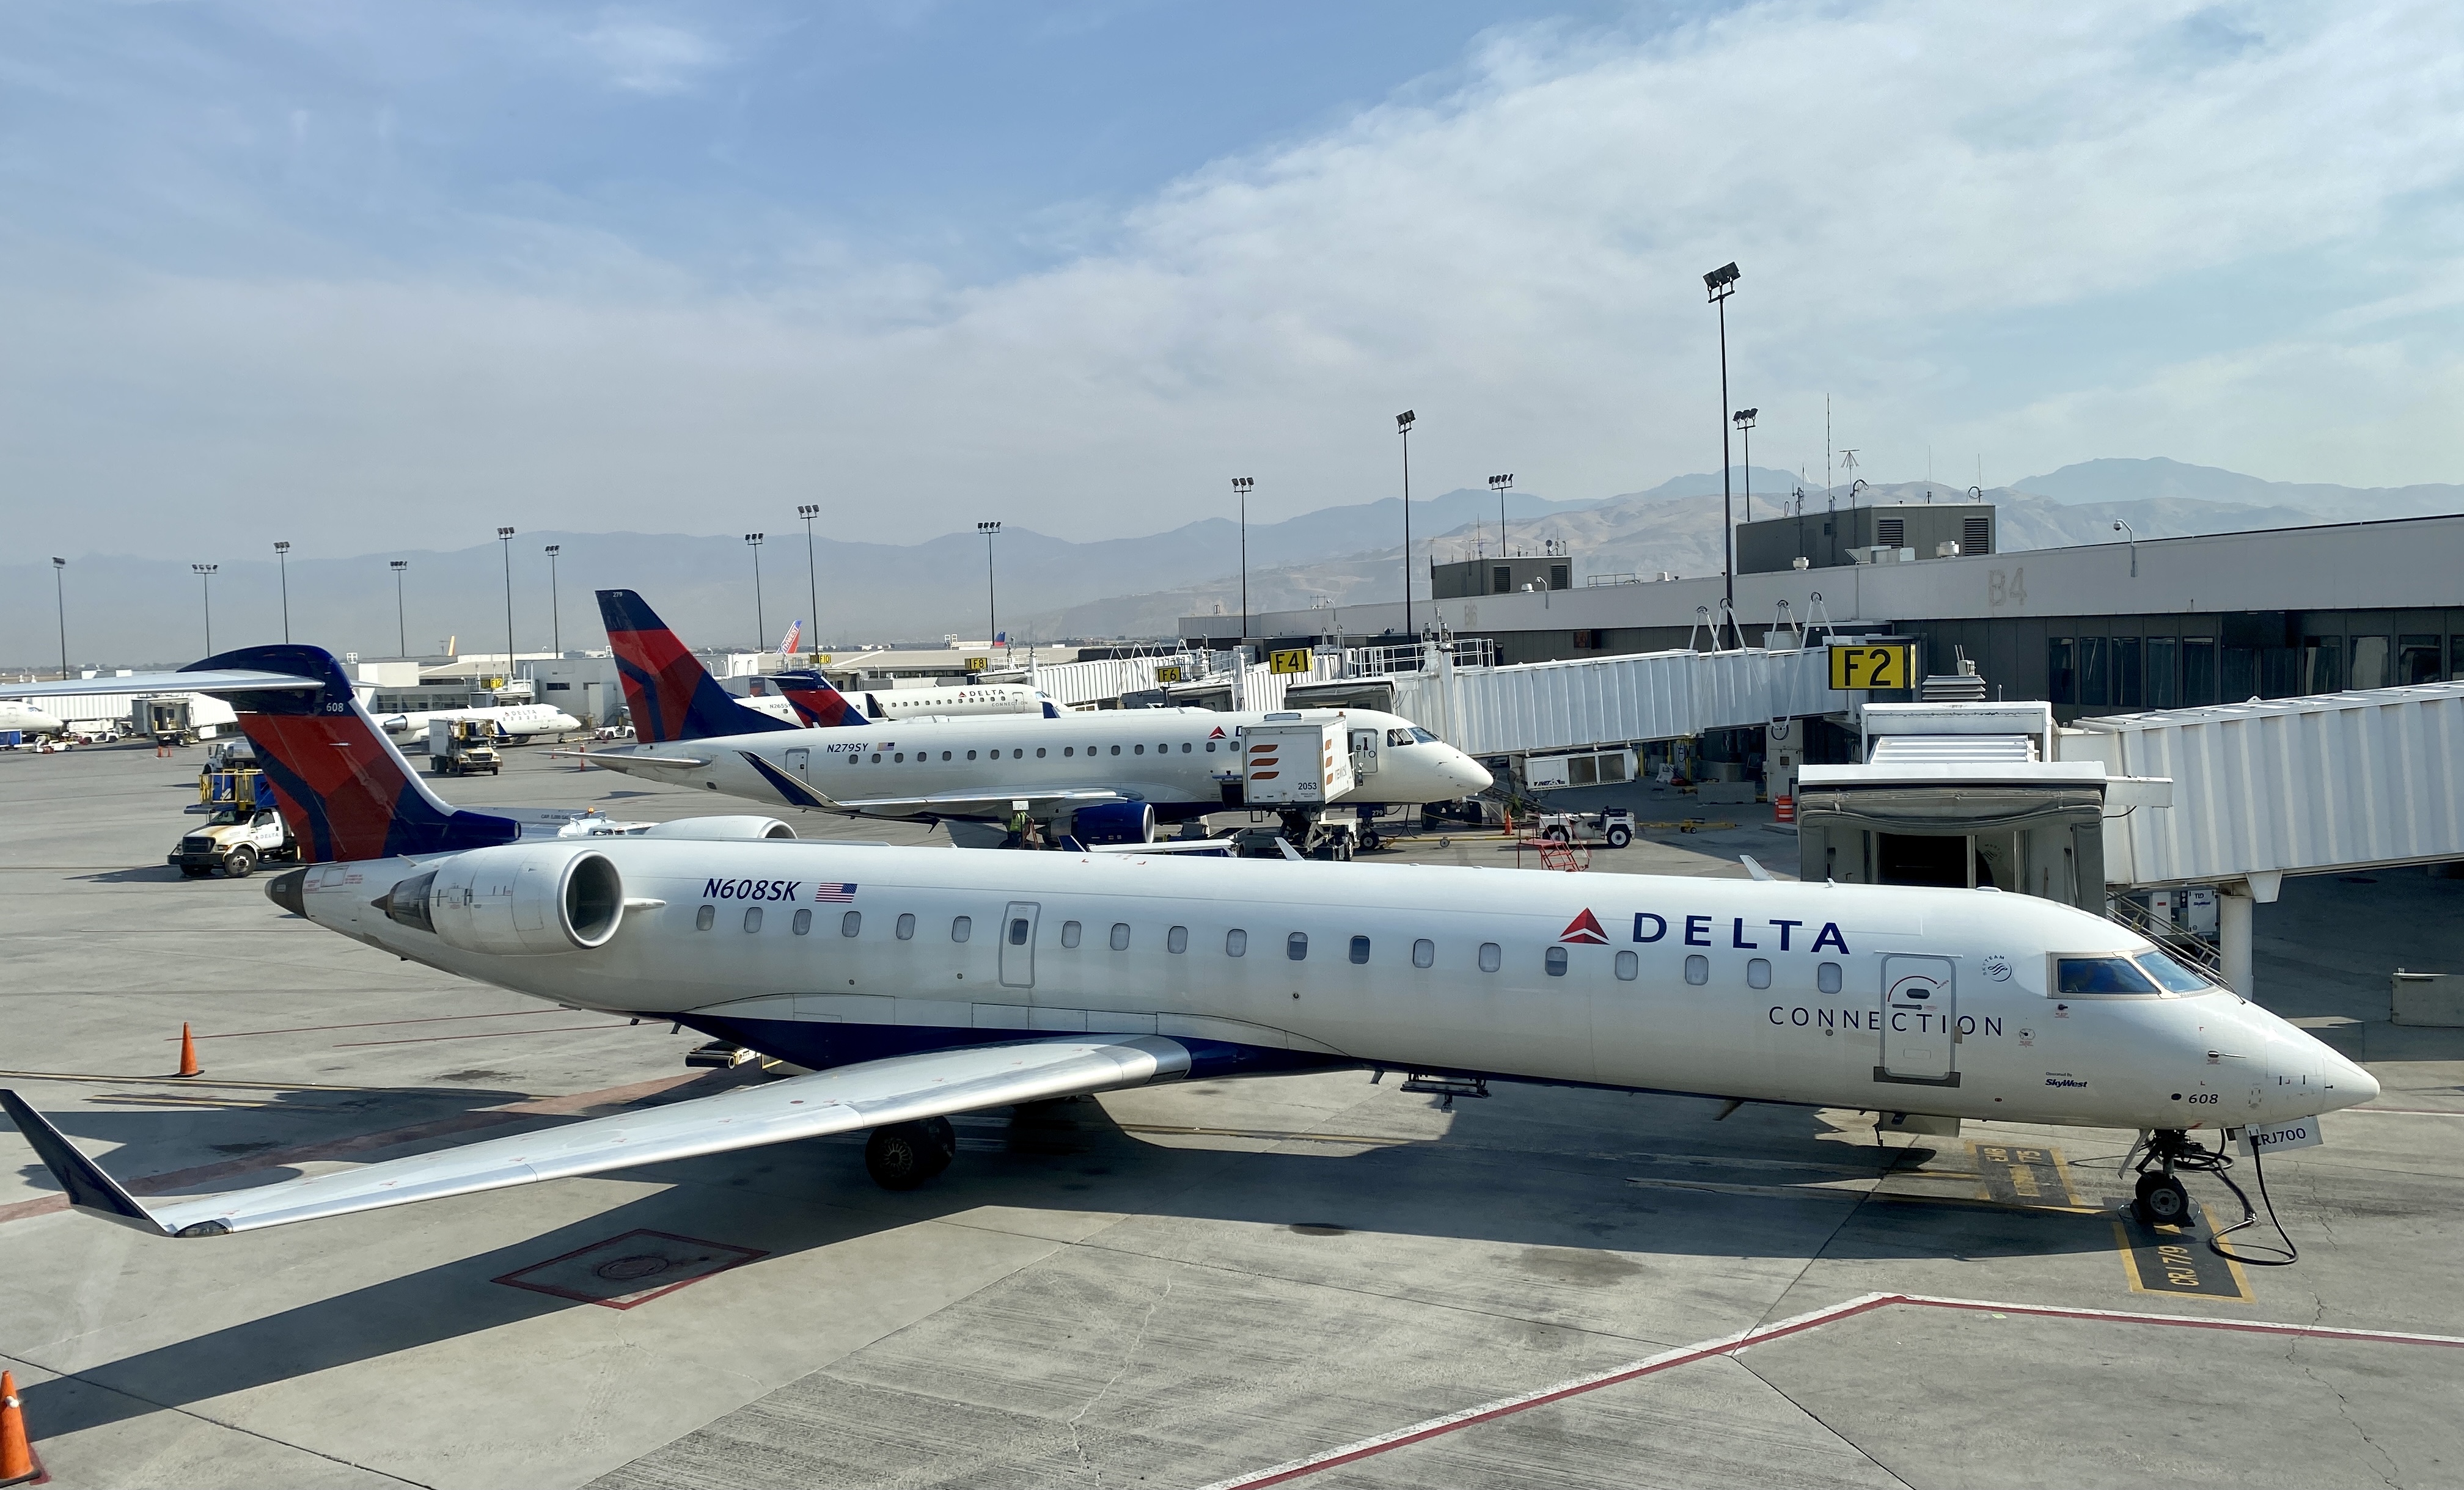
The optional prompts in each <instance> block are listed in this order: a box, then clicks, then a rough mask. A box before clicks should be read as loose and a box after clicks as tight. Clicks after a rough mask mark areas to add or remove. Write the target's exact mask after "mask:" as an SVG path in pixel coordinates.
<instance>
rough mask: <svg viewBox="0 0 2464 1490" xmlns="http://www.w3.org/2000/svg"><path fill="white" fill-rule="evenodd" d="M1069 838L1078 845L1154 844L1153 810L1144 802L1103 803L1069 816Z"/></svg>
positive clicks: (1084, 808)
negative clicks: (1073, 839)
mask: <svg viewBox="0 0 2464 1490" xmlns="http://www.w3.org/2000/svg"><path fill="white" fill-rule="evenodd" d="M1069 832H1070V835H1071V836H1072V837H1074V838H1076V839H1077V840H1078V842H1080V843H1082V844H1146V843H1152V842H1154V840H1155V809H1154V808H1153V807H1150V806H1148V805H1147V804H1146V803H1145V802H1105V803H1102V804H1101V805H1099V806H1094V807H1081V808H1079V809H1078V810H1077V811H1076V812H1073V813H1071V814H1070V815H1069Z"/></svg>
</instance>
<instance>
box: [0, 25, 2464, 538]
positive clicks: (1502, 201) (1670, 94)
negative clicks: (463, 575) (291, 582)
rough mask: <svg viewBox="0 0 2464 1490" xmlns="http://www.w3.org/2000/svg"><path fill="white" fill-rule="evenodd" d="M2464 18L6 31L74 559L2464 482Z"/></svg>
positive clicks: (33, 296) (4, 100) (2, 107)
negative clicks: (1836, 497)
mask: <svg viewBox="0 0 2464 1490" xmlns="http://www.w3.org/2000/svg"><path fill="white" fill-rule="evenodd" d="M2459 58H2464V22H2460V21H2459V19H2458V15H2457V13H2456V12H2455V11H2454V9H2453V8H2452V7H2437V6H2429V5H2418V6H2412V5H2403V4H2389V5H2380V6H2352V7H2338V8H2321V7H2312V6H2298V5H2271V4H2235V5H2224V6H2207V7H2201V6H2194V5H2173V6H2168V5H2164V4H2155V5H2149V4H2132V5H2119V4H2117V5H2111V6H2103V5H2097V4H2080V5H2077V6H2073V7H2065V8H2061V9H2059V10H2055V9H2053V8H1991V7H1973V6H1969V5H1958V4H1950V3H1947V0H1942V3H1922V0H1906V3H1867V4H1856V3H1825V4H1779V3H1772V4H1759V5H1744V6H1728V7H1717V8H1712V7H1684V6H1628V5H1610V4H1598V5H1582V6H1562V5H1558V6H1550V5H1495V4H1492V5H1482V6H1471V5H1463V4H1453V3H1441V0H1423V3H1419V4H1413V5H1402V4H1357V5H1346V6H1326V5H1311V6H1303V5H1271V4H1269V5H1248V6H1243V7H1238V8H1230V7H1220V6H1207V7H1201V6H1196V5H1167V4H1155V3H1119V4H1087V5H1057V6H1046V7H1021V6H1014V5H993V4H976V5H957V4H932V3H907V4H895V3H885V4H876V5H835V6H833V5H759V4H743V5H724V6H706V7H692V8H688V7H660V6H605V5H559V6H525V5H519V4H495V5H476V4H451V3H443V4H432V5H426V6H420V7H377V6H368V5H354V4H308V3H296V4H184V3H164V4H143V5H138V4H123V5H111V4H96V3H90V0H88V3H56V4H45V3H20V4H17V5H12V6H11V7H8V8H5V9H0V322H5V323H6V324H7V325H9V326H10V327H11V328H12V329H11V334H10V335H9V336H7V337H6V338H0V508H5V510H6V511H7V512H8V513H9V514H10V515H11V526H12V530H13V531H14V532H15V533H16V534H17V535H18V536H19V537H21V538H24V539H28V540H31V541H30V547H31V548H33V549H40V550H45V551H59V552H67V553H86V552H129V553H144V554H152V555H155V556H158V557H211V556H209V555H204V554H202V553H201V552H192V551H199V550H200V549H201V546H209V545H210V544H211V543H212V542H214V541H217V540H218V535H219V534H220V533H222V532H223V531H225V530H227V528H228V522H227V520H226V519H227V517H228V515H229V514H231V513H232V512H233V511H246V512H248V513H250V514H251V515H253V518H254V519H255V520H257V521H259V522H262V523H270V524H273V525H275V526H279V527H281V528H282V529H283V530H284V532H285V533H286V534H288V535H289V536H291V537H293V538H294V540H295V541H298V542H301V543H302V544H303V545H305V544H314V545H315V546H316V547H317V548H318V549H319V550H320V551H323V552H329V553H348V552H363V551H372V550H375V549H379V548H383V547H386V546H388V545H393V544H403V543H409V542H413V541H416V542H417V543H419V544H420V545H421V546H447V547H451V546H455V543H456V542H457V541H458V539H459V537H472V538H485V537H487V536H488V534H489V533H490V532H491V531H493V527H494V525H495V523H497V522H500V521H501V522H516V523H519V524H522V525H524V526H531V527H543V526H559V527H566V528H577V529H579V528H600V529H620V528H629V529H640V530H647V531H691V532H730V531H739V530H741V529H743V528H746V527H759V526H770V527H781V526H784V525H785V524H786V523H787V522H788V520H789V517H790V515H792V511H793V507H794V504H796V503H797V502H799V501H809V500H820V501H823V502H824V503H825V506H826V507H827V508H828V509H829V511H830V514H831V520H832V522H833V524H834V525H835V526H837V527H838V528H840V529H841V531H844V532H846V533H847V535H848V536H850V537H865V538H876V539H888V540H906V539H913V538H917V537H926V536H929V535H931V534H935V533H939V532H946V531H951V530H953V529H959V528H963V527H964V526H965V525H966V524H967V523H969V522H972V521H973V520H975V519H976V518H978V517H979V516H987V515H998V516H1001V517H1003V518H1004V519H1005V520H1008V521H1011V522H1013V523H1019V524H1023V525H1026V526H1032V527H1037V528H1042V529H1045V530H1046V531H1050V532H1056V533H1061V534H1065V535H1067V536H1069V537H1096V536H1100V535H1102V534H1105V533H1110V532H1138V531H1152V530H1155V529H1158V528H1163V527H1169V526H1172V525H1174V524H1175V523H1177V522H1179V521H1183V520H1187V519H1188V518H1190V517H1195V516H1199V515H1207V514H1209V513H1212V512H1214V511H1215V510H1216V509H1217V508H1219V507H1221V506H1222V505H1224V501H1223V499H1224V498H1225V497H1226V496H1227V495H1228V487H1227V486H1226V484H1225V483H1226V479H1227V478H1228V477H1229V476H1230V475H1232V474H1243V473H1246V474H1254V475H1256V476H1257V477H1258V479H1259V490H1258V497H1257V499H1256V501H1255V503H1254V504H1253V512H1257V513H1260V514H1262V515H1266V516H1280V515H1288V514H1290V513H1293V512H1298V511H1303V510H1306V509H1309V508H1312V507H1317V506H1323V505H1327V504H1329V503H1332V502H1340V501H1356V500H1365V499H1369V498H1371V497H1375V496H1379V495H1385V494H1389V493H1390V491H1391V489H1392V486H1393V484H1394V475H1395V471H1394V468H1395V465H1396V453H1397V452H1396V451H1395V449H1393V434H1392V429H1393V423H1392V416H1393V414H1394V412H1395V411H1396V410H1398V409H1400V408H1404V407H1414V408H1417V409H1418V410H1419V415H1420V419H1419V426H1418V427H1417V429H1416V432H1415V435H1414V441H1415V451H1414V453H1415V461H1416V469H1417V476H1416V485H1417V484H1419V483H1427V484H1428V485H1429V486H1431V487H1434V488H1437V489H1442V488H1444V487H1446V486H1453V485H1463V484H1469V485H1477V484H1479V482H1480V480H1481V478H1482V477H1483V476H1484V475H1485V473H1486V472H1488V471H1498V470H1513V471H1517V473H1518V475H1519V476H1520V477H1521V478H1522V481H1523V484H1524V485H1526V486H1527V487H1529V488H1530V489H1531V490H1533V491H1535V492H1538V493H1543V494H1546V495H1550V496H1554V497H1577V496H1596V495H1605V494H1609V493H1616V492H1620V491H1630V490H1636V489H1639V488H1642V487H1647V486H1650V485H1653V484H1656V483H1657V482H1659V481H1660V480H1661V479H1664V478H1665V477H1667V476H1669V475H1671V474H1674V473H1677V472H1680V471H1699V470H1705V469H1712V468H1714V467H1715V466H1716V463H1717V459H1718V449H1717V441H1718V432H1719V422H1718V415H1719V412H1720V411H1719V407H1718V401H1719V394H1718V387H1717V383H1716V381H1714V380H1715V378H1716V373H1717V364H1716V361H1715V357H1716V348H1715V346H1714V343H1713V340H1712V322H1711V320H1710V318H1709V316H1708V314H1707V313H1706V311H1705V308H1704V305H1703V299H1702V291H1701V286H1700V281H1699V275H1700V274H1701V272H1702V271H1703V270H1705V269H1708V268H1711V267H1713V266H1714V265H1716V264H1719V263H1722V262H1725V261H1727V260H1728V259H1731V258H1733V259H1736V260H1738V261H1739V262H1740V263H1741V264H1742V265H1744V267H1745V272H1746V277H1745V279H1744V281H1743V282H1742V283H1741V285H1740V289H1739V294H1738V296H1737V298H1736V299H1735V300H1734V301H1733V302H1731V305H1730V331H1731V368H1732V387H1733V389H1734V398H1733V402H1734V403H1736V404H1739V405H1745V404H1757V405H1760V406H1761V407H1762V409H1763V416H1762V421H1761V427H1760V429H1758V431H1757V437H1756V442H1755V455H1756V458H1757V461H1758V462H1760V463H1763V464H1769V465H1777V466H1792V467H1793V466H1796V465H1798V464H1800V463H1804V464H1808V465H1810V466H1812V467H1814V468H1815V470H1816V471H1818V470H1819V465H1820V460H1821V451H1822V438H1823V437H1822V428H1821V417H1822V407H1823V400H1824V398H1825V396H1826V395H1827V396H1828V397H1829V398H1830V400H1831V404H1832V407H1833V420H1834V426H1835V429H1836V434H1835V439H1836V441H1837V444H1839V445H1841V446H1852V445H1853V446H1857V447H1859V448H1860V449H1861V450H1862V451H1863V460H1864V472H1865V473H1866V474H1867V475H1869V476H1871V477H1873V478H1875V479H1881V480H1893V479H1912V478H1915V477H1918V476H1922V475H1924V474H1925V463H1926V461H1927V459H1928V458H1930V459H1931V460H1932V461H1933V462H1934V463H1935V466H1936V469H1937V470H1938V471H1941V472H1943V473H1944V474H1945V476H1946V478H1947V477H1948V476H1949V475H1950V474H1951V473H1972V472H1973V471H1974V468H1975V465H1976V462H1977V461H1978V460H1979V459H1980V458H1981V459H1982V461H1983V464H1984V474H1985V476H1986V479H1987V481H1988V482H1989V484H1991V483H1993V482H2000V481H2008V480H2011V479H2013V478H2014V477H2018V476H2022V475H2025V474H2029V473H2032V472H2034V471H2043V470H2049V469H2051V468H2053V467H2056V466H2058V465H2062V464H2065V463H2067V462H2070V461H2074V460H2083V459H2089V458H2093V457H2097V456H2106V455H2142V454H2168V455H2173V456H2176V457H2178V458H2181V459H2186V460H2192V461H2197V462H2201V463H2206V464H2214V465H2223V466H2229V467H2232V468H2233V469H2237V470H2243V471H2251V472H2252V473H2254V474H2258V475H2263V476H2270V477H2277V478H2281V479H2301V480H2332V481H2344V482H2348V483H2351V484H2356V485H2376V484H2395V483H2401V482H2407V481H2420V480H2456V479H2464V422H2459V421H2458V420H2456V419H2455V418H2454V417H2453V409H2454V407H2455V406H2456V402H2457V399H2458V396H2459V395H2464V367H2459V364H2458V356H2459V354H2458V353H2457V352H2456V351H2455V350H2454V349H2455V348H2456V347H2457V346H2459V345H2464V339H2459V338H2458V336H2457V333H2458V331H2459V330H2464V327H2459V325H2458V320H2459V317H2458V314H2457V305H2458V302H2459V300H2464V269H2459V263H2458V260H2457V257H2456V255H2455V253H2454V252H2453V244H2454V243H2456V242H2458V241H2464V238H2459V234H2458V231H2457V230H2458V229H2459V228H2464V221H2459V218H2464V210H2459V207H2464V193H2459V190H2458V175H2459V173H2464V148H2459V146H2464V62H2459V60H2458V59H2459Z"/></svg>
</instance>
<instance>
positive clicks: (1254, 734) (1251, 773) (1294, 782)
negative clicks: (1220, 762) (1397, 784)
mask: <svg viewBox="0 0 2464 1490" xmlns="http://www.w3.org/2000/svg"><path fill="white" fill-rule="evenodd" d="M1242 745H1243V752H1242V756H1241V792H1242V796H1243V799H1244V800H1246V801H1247V803H1248V804H1249V805H1250V806H1252V807H1319V806H1324V805H1325V804H1326V803H1328V802H1330V801H1332V800H1335V799H1336V798H1338V797H1341V796H1343V795H1344V794H1346V793H1348V792H1350V791H1351V790H1352V788H1353V784H1354V783H1355V780H1356V778H1354V777H1353V774H1352V752H1351V749H1350V742H1349V740H1348V738H1347V737H1346V734H1345V732H1344V721H1343V720H1342V719H1340V718H1336V719H1329V720H1326V721H1324V722H1322V723H1316V724H1311V723H1309V722H1307V721H1305V720H1302V719H1301V718H1300V717H1299V716H1298V715H1294V716H1293V717H1292V718H1291V719H1290V720H1289V721H1285V720H1278V719H1275V718H1274V717H1273V716H1272V715H1269V716H1268V722H1266V723H1265V724H1253V725H1251V726H1249V728H1248V729H1247V731H1245V732H1244V733H1243V735H1242Z"/></svg>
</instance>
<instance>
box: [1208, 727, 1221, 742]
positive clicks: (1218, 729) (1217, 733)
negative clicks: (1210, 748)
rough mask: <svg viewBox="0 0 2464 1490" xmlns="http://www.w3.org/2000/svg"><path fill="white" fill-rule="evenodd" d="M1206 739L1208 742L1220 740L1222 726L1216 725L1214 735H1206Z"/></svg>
mask: <svg viewBox="0 0 2464 1490" xmlns="http://www.w3.org/2000/svg"><path fill="white" fill-rule="evenodd" d="M1206 737H1207V738H1208V739H1210V740H1220V739H1221V738H1223V726H1221V725H1220V724H1219V725H1217V726H1216V727H1215V733H1214V734H1209V735H1208V736H1206Z"/></svg>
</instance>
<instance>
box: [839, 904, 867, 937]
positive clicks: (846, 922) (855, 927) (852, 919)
mask: <svg viewBox="0 0 2464 1490" xmlns="http://www.w3.org/2000/svg"><path fill="white" fill-rule="evenodd" d="M863 930H864V912H863V911H861V910H850V911H848V912H847V914H845V915H843V916H841V917H839V934H840V935H841V936H853V935H854V934H855V933H857V932H858V931H863Z"/></svg>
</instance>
